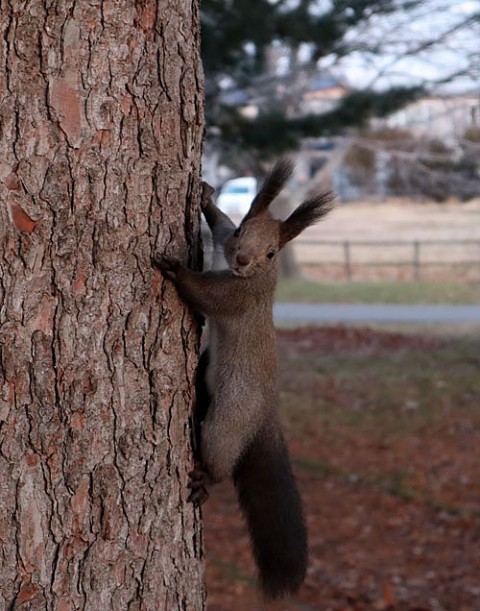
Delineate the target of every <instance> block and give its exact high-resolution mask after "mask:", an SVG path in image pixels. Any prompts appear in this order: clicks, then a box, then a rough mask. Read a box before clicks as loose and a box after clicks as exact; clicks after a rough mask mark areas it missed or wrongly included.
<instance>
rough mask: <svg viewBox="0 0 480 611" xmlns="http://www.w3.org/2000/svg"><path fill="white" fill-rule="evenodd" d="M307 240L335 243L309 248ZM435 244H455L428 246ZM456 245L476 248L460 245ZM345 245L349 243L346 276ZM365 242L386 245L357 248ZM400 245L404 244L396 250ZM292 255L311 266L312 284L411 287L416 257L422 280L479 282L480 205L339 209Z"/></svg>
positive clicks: (398, 202)
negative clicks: (378, 282)
mask: <svg viewBox="0 0 480 611" xmlns="http://www.w3.org/2000/svg"><path fill="white" fill-rule="evenodd" d="M308 240H322V241H325V240H327V241H329V242H337V243H335V244H331V243H330V244H329V243H327V244H325V243H324V244H318V245H307V244H306V241H308ZM431 240H441V241H451V243H450V244H447V245H446V244H429V243H428V242H429V241H431ZM457 240H474V241H475V243H465V244H457V243H455V242H454V241H457ZM345 241H349V242H351V245H350V253H349V254H350V261H351V265H350V272H349V273H348V274H347V269H346V264H345V260H346V254H345V250H344V244H343V243H344V242H345ZM361 241H366V242H369V241H372V242H377V243H378V242H380V243H382V244H379V245H378V244H377V245H373V244H359V242H361ZM398 241H400V242H405V243H404V244H393V242H398ZM414 241H418V242H419V243H420V247H419V248H420V250H419V251H418V252H417V255H416V253H415V246H414ZM385 242H387V243H388V242H392V244H388V245H386V244H384V243H385ZM294 251H295V255H296V257H297V260H298V261H299V262H300V263H301V264H303V265H308V267H309V269H308V272H307V273H308V275H309V276H310V277H312V278H313V279H320V278H324V279H325V278H328V279H343V278H345V277H346V276H348V275H350V277H351V278H353V279H357V280H358V279H362V280H368V279H371V280H375V279H394V280H399V281H405V280H407V281H409V280H412V279H414V278H415V275H416V273H418V272H416V271H415V266H414V262H415V257H416V256H418V257H419V259H420V262H421V267H420V276H421V277H422V278H423V279H432V280H436V281H444V280H457V281H458V280H465V281H467V282H468V281H470V282H475V281H478V279H480V199H477V200H473V201H471V202H469V203H466V204H461V203H458V202H457V203H454V202H451V203H445V204H435V203H422V204H420V203H411V202H408V201H402V200H391V201H388V202H385V203H365V202H357V203H349V204H338V205H337V207H336V209H335V210H334V211H333V212H332V214H331V215H330V216H329V217H328V218H326V219H325V220H324V221H323V222H322V223H320V224H318V225H316V226H315V227H311V228H310V229H308V230H307V231H305V232H304V234H302V236H300V237H299V238H298V240H297V241H296V243H295V246H294ZM464 262H467V263H464ZM315 267H317V269H315Z"/></svg>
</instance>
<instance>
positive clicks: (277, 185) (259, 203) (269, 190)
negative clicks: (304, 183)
mask: <svg viewBox="0 0 480 611" xmlns="http://www.w3.org/2000/svg"><path fill="white" fill-rule="evenodd" d="M292 173H293V163H292V162H291V160H290V159H288V158H285V159H281V160H280V161H278V162H277V163H276V164H275V166H274V168H273V170H272V171H271V172H270V174H269V175H268V176H267V177H266V178H265V180H264V182H263V184H262V186H261V188H260V191H259V192H258V193H257V195H256V196H255V198H254V200H253V202H252V205H251V206H250V210H249V211H248V212H247V214H246V216H245V218H244V219H243V221H246V220H247V219H250V218H252V217H254V216H257V215H258V214H260V213H261V212H263V211H265V210H266V209H267V208H268V206H269V205H270V204H271V203H272V201H273V200H274V199H275V198H276V197H277V195H278V194H279V193H280V191H281V190H282V188H283V187H284V186H285V184H286V183H287V182H288V180H289V178H290V176H291V175H292ZM243 221H242V222H243Z"/></svg>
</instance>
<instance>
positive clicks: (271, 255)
mask: <svg viewBox="0 0 480 611" xmlns="http://www.w3.org/2000/svg"><path fill="white" fill-rule="evenodd" d="M274 256H275V251H274V250H271V251H270V252H269V253H268V254H267V257H268V258H269V259H273V257H274Z"/></svg>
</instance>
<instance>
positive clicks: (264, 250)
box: [224, 159, 333, 277]
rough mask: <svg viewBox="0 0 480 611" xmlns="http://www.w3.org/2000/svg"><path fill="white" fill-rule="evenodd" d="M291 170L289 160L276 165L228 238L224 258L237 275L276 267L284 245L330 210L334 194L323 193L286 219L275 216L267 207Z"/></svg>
mask: <svg viewBox="0 0 480 611" xmlns="http://www.w3.org/2000/svg"><path fill="white" fill-rule="evenodd" d="M292 172H293V165H292V163H291V162H290V161H289V160H288V159H284V160H282V161H279V162H278V163H277V164H276V165H275V167H274V168H273V170H272V171H271V173H270V174H269V175H268V176H267V178H266V179H265V182H264V183H263V185H262V187H261V189H260V191H259V192H258V194H257V195H256V197H255V199H254V200H253V202H252V205H251V206H250V210H249V211H248V213H247V214H246V215H245V217H244V218H243V220H242V222H241V223H240V225H239V226H238V227H237V229H236V230H235V231H234V233H233V234H232V235H231V236H230V237H229V238H228V239H227V240H226V241H225V244H224V252H225V257H226V259H227V261H228V264H229V266H230V269H231V270H232V271H233V273H234V274H236V275H237V276H243V277H247V276H252V275H254V274H256V273H259V272H262V271H267V270H268V269H270V268H271V267H273V266H275V264H276V259H277V255H278V253H279V252H280V250H281V249H282V248H283V247H284V246H285V244H286V243H287V242H289V241H290V240H293V238H295V237H296V236H297V235H299V234H300V233H301V232H302V231H303V230H304V229H306V228H307V227H309V226H310V225H313V224H314V223H316V222H317V221H318V220H319V219H321V218H322V217H323V216H325V215H326V214H327V213H328V212H329V211H330V210H331V208H332V200H333V197H332V194H331V193H323V194H321V195H316V196H314V197H311V198H309V199H307V200H306V201H304V202H303V203H302V204H300V206H298V208H296V209H295V210H294V211H293V212H292V214H291V215H290V216H289V217H288V218H287V219H286V220H285V221H280V220H277V219H274V218H273V216H272V215H271V214H270V212H269V210H268V207H269V205H270V204H271V203H272V201H273V200H274V199H275V198H276V197H277V195H278V194H279V193H280V191H281V190H282V188H283V187H284V185H285V184H286V182H287V181H288V179H289V178H290V176H291V175H292Z"/></svg>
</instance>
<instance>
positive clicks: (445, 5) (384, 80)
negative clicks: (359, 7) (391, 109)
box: [325, 0, 480, 92]
mask: <svg viewBox="0 0 480 611" xmlns="http://www.w3.org/2000/svg"><path fill="white" fill-rule="evenodd" d="M475 15H476V21H474V22H473V23H470V24H469V25H468V26H466V27H463V28H461V27H459V24H460V23H462V22H464V21H465V20H466V19H467V18H471V17H472V16H475ZM456 28H458V30H457V29H456ZM446 33H449V35H448V36H445V34H446ZM348 41H349V43H350V45H351V46H352V47H353V48H355V49H358V50H357V51H355V52H354V53H352V54H349V56H348V57H346V58H344V59H343V60H340V61H336V60H335V59H334V58H326V62H325V65H326V66H328V65H329V64H330V67H332V69H334V70H335V71H336V72H337V73H338V74H342V75H344V76H345V77H346V79H347V81H348V82H349V83H350V84H351V85H352V86H354V87H364V86H367V85H373V86H374V87H376V88H379V89H382V88H386V87H388V86H390V85H392V84H401V85H411V84H427V85H428V84H430V83H432V82H433V81H439V80H442V79H444V78H445V77H448V76H449V75H451V74H454V73H459V72H462V71H466V72H468V74H465V75H463V76H460V75H459V76H457V77H456V78H455V79H454V80H453V81H452V82H449V83H444V84H442V85H441V86H436V87H435V89H436V90H440V91H443V92H463V91H480V0H475V1H473V0H468V1H464V2H455V1H454V0H425V2H423V3H422V6H421V7H420V8H418V9H416V10H415V11H414V12H413V13H410V12H409V13H406V12H405V13H400V14H398V15H396V16H395V17H388V18H387V17H377V18H373V19H372V21H371V23H370V24H369V26H368V27H363V28H358V29H357V30H356V31H355V32H351V33H349V36H348ZM425 43H428V45H427V46H425V48H424V49H423V50H421V51H418V48H419V47H420V46H421V45H422V44H425ZM375 47H377V48H381V49H382V52H381V53H380V54H373V53H368V52H365V49H366V48H375ZM415 50H417V52H414V51H415Z"/></svg>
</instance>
